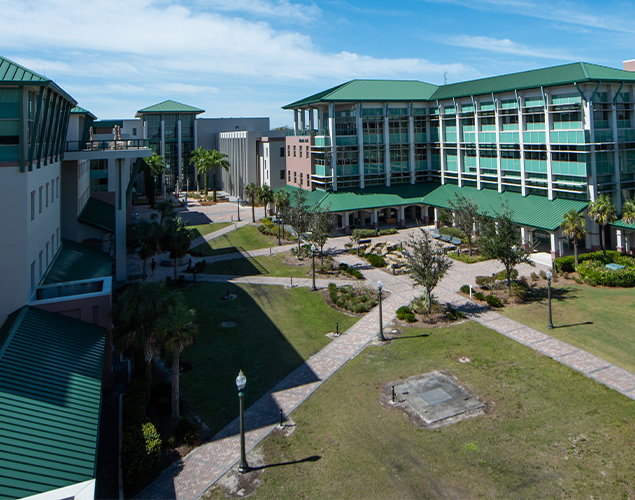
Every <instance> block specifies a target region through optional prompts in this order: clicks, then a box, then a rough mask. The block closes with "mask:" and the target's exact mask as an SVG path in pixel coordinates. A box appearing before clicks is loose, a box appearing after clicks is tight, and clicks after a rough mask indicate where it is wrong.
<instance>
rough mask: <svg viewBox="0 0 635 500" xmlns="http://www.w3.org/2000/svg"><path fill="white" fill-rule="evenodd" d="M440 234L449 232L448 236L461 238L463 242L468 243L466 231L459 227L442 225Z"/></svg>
mask: <svg viewBox="0 0 635 500" xmlns="http://www.w3.org/2000/svg"><path fill="white" fill-rule="evenodd" d="M439 234H447V235H448V236H452V237H453V238H459V239H460V240H461V242H462V243H465V244H467V238H466V237H465V233H464V232H463V231H461V230H460V229H459V228H458V227H441V228H439Z"/></svg>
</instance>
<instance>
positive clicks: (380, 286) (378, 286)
mask: <svg viewBox="0 0 635 500" xmlns="http://www.w3.org/2000/svg"><path fill="white" fill-rule="evenodd" d="M382 288H384V284H383V283H382V282H381V280H379V281H378V282H377V290H379V291H380V292H381V289H382Z"/></svg>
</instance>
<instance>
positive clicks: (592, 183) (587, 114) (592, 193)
mask: <svg viewBox="0 0 635 500" xmlns="http://www.w3.org/2000/svg"><path fill="white" fill-rule="evenodd" d="M593 114H594V110H593V101H587V102H586V104H585V106H584V119H585V130H588V131H589V136H590V138H591V151H590V153H589V154H590V155H591V172H587V175H590V177H591V179H590V180H589V181H588V195H589V200H590V201H595V199H596V198H597V195H598V176H597V167H596V162H595V123H594V121H593V119H594V117H593ZM587 124H588V128H586V125H587ZM587 248H590V247H589V246H587Z"/></svg>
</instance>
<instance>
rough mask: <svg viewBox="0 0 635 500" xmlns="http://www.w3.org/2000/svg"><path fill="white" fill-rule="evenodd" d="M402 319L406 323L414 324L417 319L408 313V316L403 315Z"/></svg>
mask: <svg viewBox="0 0 635 500" xmlns="http://www.w3.org/2000/svg"><path fill="white" fill-rule="evenodd" d="M403 319H405V320H406V322H408V323H414V322H415V321H417V318H416V317H415V315H414V314H412V313H411V312H410V313H408V314H405V315H404V317H403Z"/></svg>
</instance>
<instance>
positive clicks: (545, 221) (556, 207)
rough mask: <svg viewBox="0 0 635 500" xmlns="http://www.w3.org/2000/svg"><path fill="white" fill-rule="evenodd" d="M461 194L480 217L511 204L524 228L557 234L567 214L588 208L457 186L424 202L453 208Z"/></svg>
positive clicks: (558, 200)
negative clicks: (452, 205)
mask: <svg viewBox="0 0 635 500" xmlns="http://www.w3.org/2000/svg"><path fill="white" fill-rule="evenodd" d="M455 194H459V195H462V196H465V197H466V198H472V199H473V200H474V202H475V203H476V204H477V205H478V208H479V212H480V213H481V214H489V215H493V214H495V213H497V212H500V211H501V209H502V207H503V204H504V203H507V204H509V209H510V211H511V213H512V214H511V215H512V220H513V221H514V222H515V223H516V224H519V225H521V226H527V227H534V228H536V229H544V230H546V231H555V230H557V229H558V228H559V227H560V224H562V222H563V220H564V214H566V213H567V212H568V211H570V210H572V209H573V210H576V211H577V212H581V211H582V210H584V209H585V208H586V207H587V206H588V202H586V201H576V200H566V199H563V198H556V199H555V200H549V199H548V198H547V197H546V196H537V195H529V196H523V195H522V194H520V193H511V192H505V193H499V192H498V191H494V190H493V189H476V188H473V187H463V188H460V187H459V186H457V185H455V184H445V185H443V186H440V187H438V188H437V189H435V190H434V191H432V192H431V193H430V194H428V195H427V196H425V197H424V198H423V203H425V204H427V205H431V206H433V207H439V208H446V209H450V208H451V207H450V201H452V200H454V195H455Z"/></svg>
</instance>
